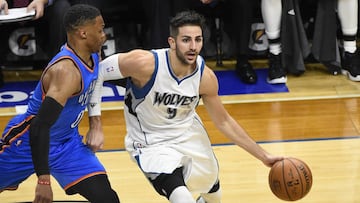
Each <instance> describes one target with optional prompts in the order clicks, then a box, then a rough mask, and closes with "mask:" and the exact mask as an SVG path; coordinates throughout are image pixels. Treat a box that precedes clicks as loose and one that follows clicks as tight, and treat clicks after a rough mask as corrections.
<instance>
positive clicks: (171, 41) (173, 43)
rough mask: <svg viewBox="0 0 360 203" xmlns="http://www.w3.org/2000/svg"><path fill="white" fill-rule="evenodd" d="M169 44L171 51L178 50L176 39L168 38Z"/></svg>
mask: <svg viewBox="0 0 360 203" xmlns="http://www.w3.org/2000/svg"><path fill="white" fill-rule="evenodd" d="M168 43H169V46H170V48H171V49H175V48H176V44H175V39H174V38H173V37H168Z"/></svg>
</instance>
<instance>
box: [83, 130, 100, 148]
mask: <svg viewBox="0 0 360 203" xmlns="http://www.w3.org/2000/svg"><path fill="white" fill-rule="evenodd" d="M86 144H87V145H88V146H89V147H90V149H91V150H92V151H93V152H96V151H98V150H101V149H102V148H103V145H104V133H103V131H102V129H90V130H89V131H88V132H87V134H86Z"/></svg>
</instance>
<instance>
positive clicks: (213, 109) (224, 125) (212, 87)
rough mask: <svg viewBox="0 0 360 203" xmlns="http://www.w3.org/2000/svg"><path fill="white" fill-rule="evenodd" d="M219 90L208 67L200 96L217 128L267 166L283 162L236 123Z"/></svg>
mask: <svg viewBox="0 0 360 203" xmlns="http://www.w3.org/2000/svg"><path fill="white" fill-rule="evenodd" d="M218 89H219V87H218V80H217V78H216V75H215V74H214V72H213V71H212V70H210V69H209V68H208V67H206V68H205V70H204V74H203V78H202V82H201V84H200V94H201V96H202V100H203V103H204V105H205V108H206V109H207V111H208V112H209V115H210V117H211V119H212V120H213V122H214V123H215V125H216V127H217V128H218V129H219V130H220V131H221V132H222V133H223V134H224V135H225V136H227V137H228V138H229V139H231V140H232V141H233V142H234V143H235V144H236V145H238V146H240V147H241V148H243V149H244V150H246V151H247V152H249V153H250V154H251V155H253V156H254V157H256V158H257V159H259V160H261V161H262V162H263V163H264V164H265V165H266V166H272V165H273V164H274V163H275V162H276V161H279V160H282V159H283V157H277V156H272V155H270V154H269V153H268V152H266V151H265V150H264V149H263V148H261V147H260V146H259V145H258V144H257V143H256V142H255V141H254V140H253V139H252V138H251V137H250V136H249V135H248V134H247V133H246V131H245V130H244V129H243V128H242V127H241V126H240V125H239V124H238V123H237V122H236V121H235V119H234V118H233V117H232V116H231V115H230V114H229V113H228V112H227V111H226V109H225V107H224V105H223V104H222V102H221V99H220V97H219V96H218Z"/></svg>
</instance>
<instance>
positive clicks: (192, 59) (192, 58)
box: [186, 54, 197, 64]
mask: <svg viewBox="0 0 360 203" xmlns="http://www.w3.org/2000/svg"><path fill="white" fill-rule="evenodd" d="M196 57H197V55H196V54H187V55H186V60H187V61H188V63H189V64H193V63H195V61H196Z"/></svg>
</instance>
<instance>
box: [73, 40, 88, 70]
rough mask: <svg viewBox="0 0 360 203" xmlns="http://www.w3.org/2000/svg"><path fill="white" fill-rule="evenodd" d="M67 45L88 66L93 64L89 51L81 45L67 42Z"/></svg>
mask: <svg viewBox="0 0 360 203" xmlns="http://www.w3.org/2000/svg"><path fill="white" fill-rule="evenodd" d="M67 46H68V47H69V48H70V49H71V50H72V51H73V52H74V53H75V54H76V55H77V56H78V57H79V58H80V59H81V60H82V61H83V62H84V63H85V64H87V65H88V66H89V67H92V66H93V60H92V58H91V53H89V52H88V51H84V49H83V48H82V46H79V45H78V44H76V43H71V41H68V42H67Z"/></svg>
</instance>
